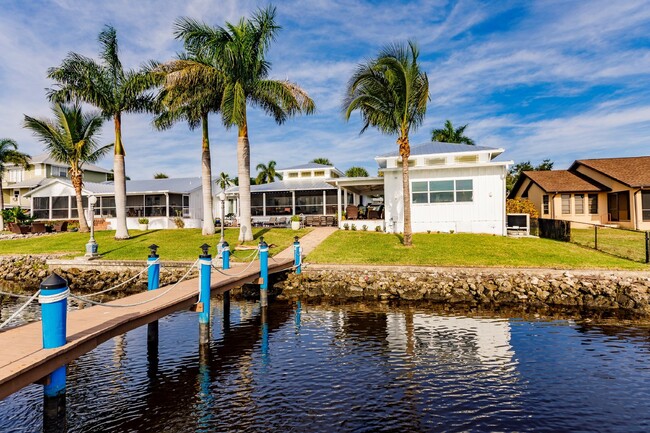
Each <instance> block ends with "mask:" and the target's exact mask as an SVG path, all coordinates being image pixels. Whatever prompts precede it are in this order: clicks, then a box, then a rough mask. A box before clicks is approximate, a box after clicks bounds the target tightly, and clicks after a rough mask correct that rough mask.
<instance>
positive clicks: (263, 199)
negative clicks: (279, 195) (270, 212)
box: [262, 192, 266, 216]
mask: <svg viewBox="0 0 650 433" xmlns="http://www.w3.org/2000/svg"><path fill="white" fill-rule="evenodd" d="M262 216H266V193H265V192H263V193H262Z"/></svg>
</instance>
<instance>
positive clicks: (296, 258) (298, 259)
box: [293, 236, 302, 274]
mask: <svg viewBox="0 0 650 433" xmlns="http://www.w3.org/2000/svg"><path fill="white" fill-rule="evenodd" d="M301 253H302V252H301V251H300V241H298V236H295V237H294V238H293V265H294V266H295V267H296V274H300V272H302V256H301Z"/></svg>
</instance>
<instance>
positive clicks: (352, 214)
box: [345, 204, 359, 220]
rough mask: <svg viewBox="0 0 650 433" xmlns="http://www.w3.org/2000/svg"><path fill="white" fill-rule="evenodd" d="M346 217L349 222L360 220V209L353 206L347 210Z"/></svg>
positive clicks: (349, 206)
mask: <svg viewBox="0 0 650 433" xmlns="http://www.w3.org/2000/svg"><path fill="white" fill-rule="evenodd" d="M345 217H346V218H347V219H349V220H356V219H359V208H358V207H356V206H355V205H353V204H351V205H348V207H346V208H345Z"/></svg>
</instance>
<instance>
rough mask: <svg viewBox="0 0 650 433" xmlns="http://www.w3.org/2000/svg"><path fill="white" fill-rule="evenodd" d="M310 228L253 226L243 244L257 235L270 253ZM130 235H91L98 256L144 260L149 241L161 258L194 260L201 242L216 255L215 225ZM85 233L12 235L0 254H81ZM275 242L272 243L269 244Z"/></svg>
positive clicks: (229, 232)
mask: <svg viewBox="0 0 650 433" xmlns="http://www.w3.org/2000/svg"><path fill="white" fill-rule="evenodd" d="M309 231H310V229H302V230H298V231H293V230H289V229H267V228H253V235H254V237H255V240H254V241H252V242H247V243H245V245H251V246H254V245H257V244H258V243H259V236H260V235H261V236H264V240H265V241H266V242H267V243H268V244H269V245H271V248H270V254H271V255H274V254H277V253H278V252H280V251H282V250H283V249H285V248H287V247H289V246H290V245H291V244H292V243H293V237H294V236H296V235H297V236H303V235H305V234H306V233H308V232H309ZM129 233H130V234H131V238H130V239H128V240H122V241H116V240H115V239H114V238H113V237H114V236H115V232H114V231H100V232H95V239H96V240H97V243H98V244H99V253H100V254H101V255H102V258H104V259H109V260H145V259H146V258H147V255H148V254H149V249H148V248H147V247H148V246H149V245H151V244H152V243H153V244H156V245H158V246H159V247H160V248H159V249H158V254H159V255H160V259H161V260H194V259H196V258H197V257H198V256H199V254H200V253H201V249H200V248H199V247H200V246H201V245H203V244H204V243H207V244H209V245H211V249H210V253H211V254H212V255H213V256H214V255H216V245H217V243H218V242H219V239H220V234H219V229H217V233H216V234H215V235H214V236H203V235H201V229H183V230H148V231H144V232H141V231H138V230H129ZM238 236H239V229H238V228H232V229H226V230H225V238H226V241H227V242H228V243H229V244H230V250H231V251H234V246H236V245H239V242H238V241H237V237H238ZM88 238H89V235H88V233H60V234H52V235H47V236H39V237H35V238H29V239H15V240H4V241H0V254H5V255H8V254H52V253H63V254H65V255H66V257H74V256H81V255H83V254H84V252H85V248H86V247H85V245H86V243H87V242H88ZM273 245H275V246H273ZM251 253H252V251H249V250H243V251H234V252H233V255H232V256H231V257H232V258H233V260H235V261H236V260H246V257H248V256H249V255H250V254H251Z"/></svg>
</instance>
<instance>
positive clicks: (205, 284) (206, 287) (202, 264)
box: [199, 244, 212, 325]
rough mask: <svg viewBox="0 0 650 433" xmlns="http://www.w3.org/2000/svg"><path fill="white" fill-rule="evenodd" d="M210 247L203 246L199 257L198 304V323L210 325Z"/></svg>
mask: <svg viewBox="0 0 650 433" xmlns="http://www.w3.org/2000/svg"><path fill="white" fill-rule="evenodd" d="M209 248H210V245H208V244H203V245H201V249H202V250H203V254H201V255H200V256H199V302H200V303H201V304H202V310H201V312H200V313H199V323H201V324H206V325H207V324H210V272H211V271H212V256H211V255H210V254H208V249H209Z"/></svg>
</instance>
